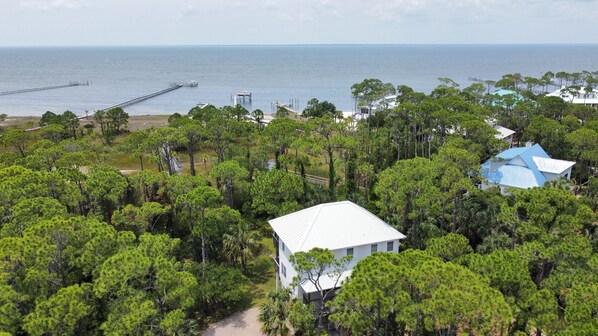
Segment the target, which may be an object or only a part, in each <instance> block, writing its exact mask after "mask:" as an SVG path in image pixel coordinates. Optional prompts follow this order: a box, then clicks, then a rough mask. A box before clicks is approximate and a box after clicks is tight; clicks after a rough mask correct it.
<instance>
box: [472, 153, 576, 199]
mask: <svg viewBox="0 0 598 336" xmlns="http://www.w3.org/2000/svg"><path fill="white" fill-rule="evenodd" d="M496 157H497V158H499V159H502V160H505V161H507V162H506V163H505V164H503V165H500V166H498V167H497V168H495V169H492V168H493V165H492V159H490V160H488V161H486V162H485V163H484V164H483V165H482V177H483V178H485V179H486V180H488V181H489V182H492V183H495V184H500V185H505V186H509V187H516V188H522V189H526V188H532V187H541V186H543V185H544V183H546V181H547V178H546V176H545V175H544V174H543V173H552V174H561V173H562V172H564V171H565V170H567V169H569V168H570V167H571V166H573V165H574V164H575V162H571V161H563V160H556V159H551V158H550V156H548V154H547V153H546V152H545V151H544V149H543V148H542V146H540V145H539V144H535V145H533V146H531V147H518V148H511V149H507V150H506V151H504V152H502V153H500V154H498V155H497V156H496ZM511 162H519V163H518V164H510V163H511ZM521 162H523V163H524V164H525V166H522V165H521Z"/></svg>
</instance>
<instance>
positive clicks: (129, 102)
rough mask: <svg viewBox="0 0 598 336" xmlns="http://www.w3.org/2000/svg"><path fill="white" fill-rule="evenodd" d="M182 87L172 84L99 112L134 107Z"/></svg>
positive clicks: (181, 85)
mask: <svg viewBox="0 0 598 336" xmlns="http://www.w3.org/2000/svg"><path fill="white" fill-rule="evenodd" d="M183 86H184V85H183V84H173V85H171V86H170V87H169V88H167V89H164V90H160V91H158V92H154V93H150V94H148V95H145V96H141V97H137V98H133V99H130V100H127V101H124V102H122V103H118V104H115V105H112V106H109V107H106V108H105V109H102V110H101V111H108V110H112V109H114V108H118V107H120V108H122V107H126V106H131V105H134V104H137V103H141V102H142V101H144V100H148V99H150V98H154V97H157V96H160V95H163V94H165V93H168V92H170V91H174V90H177V89H180V88H182V87H183ZM83 118H85V117H83Z"/></svg>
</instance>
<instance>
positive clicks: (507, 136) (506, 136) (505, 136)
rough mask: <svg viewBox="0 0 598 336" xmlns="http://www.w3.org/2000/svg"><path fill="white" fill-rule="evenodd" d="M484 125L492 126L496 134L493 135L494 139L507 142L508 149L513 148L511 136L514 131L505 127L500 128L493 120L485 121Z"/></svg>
mask: <svg viewBox="0 0 598 336" xmlns="http://www.w3.org/2000/svg"><path fill="white" fill-rule="evenodd" d="M486 123H487V124H488V125H490V126H492V128H494V130H495V131H497V132H498V133H497V134H495V135H494V137H495V138H497V139H500V140H504V141H506V142H508V143H509V147H511V146H513V134H515V131H513V130H512V129H508V128H506V127H502V126H500V125H498V124H497V123H496V122H495V121H493V120H492V121H486Z"/></svg>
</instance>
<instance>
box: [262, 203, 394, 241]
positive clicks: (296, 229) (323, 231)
mask: <svg viewBox="0 0 598 336" xmlns="http://www.w3.org/2000/svg"><path fill="white" fill-rule="evenodd" d="M269 223H270V225H271V226H272V228H273V229H274V231H275V232H276V234H278V236H279V237H280V239H281V240H282V241H283V242H284V243H285V244H286V246H287V247H288V248H289V250H290V251H291V252H293V253H295V252H299V251H309V250H311V249H312V248H314V247H320V248H327V249H330V250H336V249H340V248H346V247H351V246H361V245H366V244H373V243H379V242H384V241H390V240H396V239H403V238H405V236H404V235H403V234H402V233H400V232H399V231H397V230H395V229H394V228H392V227H391V226H390V225H388V224H386V223H385V222H384V221H383V220H381V219H380V218H378V217H376V216H374V215H373V214H372V213H370V212H369V211H367V210H366V209H364V208H362V207H360V206H359V205H357V204H354V203H352V202H349V201H342V202H335V203H325V204H320V205H316V206H313V207H311V208H307V209H304V210H301V211H297V212H294V213H292V214H288V215H286V216H282V217H278V218H275V219H272V220H270V221H269Z"/></svg>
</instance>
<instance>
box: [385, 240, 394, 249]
mask: <svg viewBox="0 0 598 336" xmlns="http://www.w3.org/2000/svg"><path fill="white" fill-rule="evenodd" d="M392 250H394V242H391V241H389V242H388V243H386V251H388V252H391V251H392Z"/></svg>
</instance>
